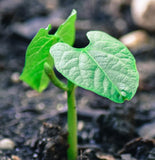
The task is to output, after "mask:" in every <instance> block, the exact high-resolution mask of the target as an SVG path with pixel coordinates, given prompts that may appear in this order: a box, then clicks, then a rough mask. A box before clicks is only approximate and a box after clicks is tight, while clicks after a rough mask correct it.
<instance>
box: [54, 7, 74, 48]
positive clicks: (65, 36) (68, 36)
mask: <svg viewBox="0 0 155 160" xmlns="http://www.w3.org/2000/svg"><path fill="white" fill-rule="evenodd" d="M76 14H77V12H76V10H74V9H73V11H72V12H71V14H70V16H69V17H68V19H67V20H66V21H65V23H63V24H61V25H60V26H59V28H58V30H57V32H56V33H55V35H57V36H58V37H60V39H61V41H62V42H65V43H67V44H69V45H71V46H72V45H73V43H74V41H75V26H74V25H73V24H74V23H75V21H76Z"/></svg>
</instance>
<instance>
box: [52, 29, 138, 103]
mask: <svg viewBox="0 0 155 160" xmlns="http://www.w3.org/2000/svg"><path fill="white" fill-rule="evenodd" d="M87 37H88V39H89V40H90V43H89V45H88V46H87V47H85V48H80V49H79V48H73V47H71V46H69V45H67V44H64V43H57V44H55V45H54V46H52V47H51V49H50V53H51V55H52V57H53V58H54V62H55V66H56V69H57V70H58V71H59V72H60V73H61V74H62V75H64V77H66V78H67V79H69V80H70V81H71V82H73V83H74V84H76V85H78V86H80V87H82V88H85V89H88V90H91V91H93V92H95V93H97V94H99V95H101V96H104V97H107V98H109V99H110V100H112V101H114V102H117V103H123V102H124V100H130V99H131V98H132V97H133V96H134V94H135V92H136V90H137V87H138V82H139V74H138V71H137V69H136V64H135V59H134V57H133V55H132V54H131V53H130V51H129V50H128V49H127V48H126V47H125V46H124V45H123V44H122V43H121V42H120V41H118V40H117V39H115V38H113V37H111V36H109V35H108V34H106V33H104V32H100V31H90V32H88V33H87Z"/></svg>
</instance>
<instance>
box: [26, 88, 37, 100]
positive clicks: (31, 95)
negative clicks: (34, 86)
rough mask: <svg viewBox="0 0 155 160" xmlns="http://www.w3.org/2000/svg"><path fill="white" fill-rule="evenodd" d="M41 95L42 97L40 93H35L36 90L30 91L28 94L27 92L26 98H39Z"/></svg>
mask: <svg viewBox="0 0 155 160" xmlns="http://www.w3.org/2000/svg"><path fill="white" fill-rule="evenodd" d="M39 95H40V93H38V92H37V91H34V90H30V91H27V92H26V96H27V97H28V98H33V97H37V96H39Z"/></svg>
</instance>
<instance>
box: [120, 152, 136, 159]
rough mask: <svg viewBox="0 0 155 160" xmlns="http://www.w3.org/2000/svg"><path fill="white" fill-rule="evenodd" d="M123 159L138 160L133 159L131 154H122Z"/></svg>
mask: <svg viewBox="0 0 155 160" xmlns="http://www.w3.org/2000/svg"><path fill="white" fill-rule="evenodd" d="M121 158H122V160H137V159H135V158H133V157H131V154H128V153H126V154H121Z"/></svg>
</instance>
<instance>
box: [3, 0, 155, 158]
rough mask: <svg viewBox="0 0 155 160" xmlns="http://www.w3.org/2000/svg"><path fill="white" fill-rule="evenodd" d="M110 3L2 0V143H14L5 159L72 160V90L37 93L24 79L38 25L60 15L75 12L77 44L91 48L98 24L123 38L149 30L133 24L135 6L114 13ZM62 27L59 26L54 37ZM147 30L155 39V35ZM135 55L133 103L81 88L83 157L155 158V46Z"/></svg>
mask: <svg viewBox="0 0 155 160" xmlns="http://www.w3.org/2000/svg"><path fill="white" fill-rule="evenodd" d="M110 2H112V0H111V1H100V0H98V1H96V3H94V2H93V1H90V0H86V1H82V0H80V1H72V0H65V1H61V0H59V1H48V0H47V1H45V2H44V3H43V2H42V1H40V0H34V1H27V0H13V1H12V0H7V1H6V0H1V1H0V141H1V140H3V139H5V138H9V139H11V140H12V141H13V142H14V143H15V146H14V147H13V148H12V149H0V160H67V155H66V151H67V148H68V147H69V146H68V144H67V135H68V132H67V129H66V128H67V127H66V126H67V125H66V117H67V104H66V93H64V92H62V91H61V90H59V89H58V88H56V87H54V86H53V85H52V84H50V85H49V87H48V88H47V89H46V90H45V91H44V92H43V93H37V92H36V91H33V90H32V89H31V88H30V87H29V86H27V85H26V84H25V83H23V82H21V81H20V80H19V75H20V73H21V72H22V68H23V67H24V61H25V51H26V48H27V46H28V44H29V42H30V40H31V39H32V38H33V36H34V35H35V32H36V30H37V27H38V26H40V25H42V24H43V22H47V21H48V20H49V16H52V18H51V19H50V20H51V23H53V22H56V21H55V18H57V17H59V18H60V20H64V19H65V18H66V17H67V15H69V13H70V11H71V10H72V8H75V9H77V10H78V19H79V21H78V22H77V23H78V25H77V39H76V42H75V47H84V46H85V45H87V44H88V41H87V39H86V37H85V33H86V32H87V31H88V30H90V29H94V28H95V27H96V29H100V30H104V31H106V32H108V33H109V34H111V35H113V36H115V37H116V38H119V37H120V36H122V35H125V34H126V33H128V32H130V31H134V30H137V29H142V28H139V27H138V26H136V25H135V24H134V22H133V20H132V17H131V13H130V3H124V4H121V5H120V6H117V7H114V8H115V9H113V10H112V12H111V13H109V12H108V9H106V7H107V8H108V7H109V6H110V4H109V3H110ZM102 5H104V6H106V7H104V9H105V10H103V8H102V7H101V6H102ZM120 18H121V19H123V20H124V22H125V23H126V25H125V26H124V28H121V29H120V28H119V27H118V26H116V25H115V21H116V20H118V19H120ZM88 21H89V22H91V24H92V25H91V26H90V25H89V24H88V23H87V22H88ZM80 24H81V25H80ZM58 25H59V21H58V23H53V30H52V32H54V31H55V30H56V29H57V27H58ZM31 26H32V27H31ZM101 26H103V27H101ZM147 33H148V34H149V36H150V37H151V38H152V39H154V40H155V34H154V33H153V32H149V31H147ZM131 51H132V53H133V55H134V56H135V58H136V61H137V66H138V70H139V72H140V86H139V88H138V91H137V93H136V95H135V96H134V98H133V99H132V100H131V101H130V102H125V103H123V104H116V103H114V102H111V101H109V100H108V99H106V98H103V97H100V96H98V95H96V94H94V93H92V92H89V91H87V90H84V89H82V88H77V91H76V97H77V112H78V144H79V145H78V160H155V72H154V69H153V66H154V62H155V46H150V45H149V46H147V45H146V46H145V47H141V48H137V49H133V50H132V49H131ZM56 74H57V76H58V77H59V78H60V79H62V80H64V82H66V80H65V79H64V78H63V77H62V75H60V74H59V73H57V72H56ZM143 77H145V78H143Z"/></svg>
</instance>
